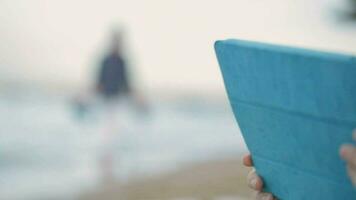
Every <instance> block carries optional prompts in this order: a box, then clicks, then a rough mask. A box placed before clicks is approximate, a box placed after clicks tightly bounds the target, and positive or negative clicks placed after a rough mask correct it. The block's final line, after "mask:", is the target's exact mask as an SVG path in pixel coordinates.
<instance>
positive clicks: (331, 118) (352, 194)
mask: <svg viewBox="0 0 356 200" xmlns="http://www.w3.org/2000/svg"><path fill="white" fill-rule="evenodd" d="M215 51H216V55H217V58H218V62H219V65H220V68H221V72H222V76H223V79H224V83H225V87H226V90H227V93H228V97H229V101H230V103H231V106H232V109H233V113H234V115H235V118H236V120H237V123H238V125H239V127H240V129H241V132H242V135H243V137H244V140H245V142H246V144H247V147H248V149H249V150H250V152H251V154H252V159H253V162H254V164H255V167H256V170H257V173H258V174H259V175H260V176H261V177H262V178H263V180H264V183H265V190H266V191H268V192H272V193H273V194H274V195H275V196H276V197H277V198H278V199H282V200H303V199H306V200H314V199H315V200H321V199H323V200H336V199H343V200H353V199H356V189H354V188H353V186H352V184H351V181H350V180H349V177H348V176H347V172H346V166H345V162H344V161H342V160H341V159H340V157H339V148H340V145H341V144H344V143H353V144H354V142H353V141H352V130H353V129H354V128H356V58H355V57H354V56H351V55H342V54H336V53H328V52H321V51H313V50H308V49H302V48H293V47H286V46H279V45H271V44H264V43H258V42H251V41H242V40H225V41H217V42H216V43H215Z"/></svg>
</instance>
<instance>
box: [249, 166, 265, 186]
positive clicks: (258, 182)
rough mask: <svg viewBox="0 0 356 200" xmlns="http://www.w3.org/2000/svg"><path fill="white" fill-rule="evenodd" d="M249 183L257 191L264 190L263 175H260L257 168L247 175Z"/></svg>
mask: <svg viewBox="0 0 356 200" xmlns="http://www.w3.org/2000/svg"><path fill="white" fill-rule="evenodd" d="M247 183H248V186H249V187H250V188H251V189H253V190H256V191H262V188H263V181H262V179H261V177H259V176H258V175H257V173H256V170H255V169H253V170H251V171H250V172H249V173H248V175H247Z"/></svg>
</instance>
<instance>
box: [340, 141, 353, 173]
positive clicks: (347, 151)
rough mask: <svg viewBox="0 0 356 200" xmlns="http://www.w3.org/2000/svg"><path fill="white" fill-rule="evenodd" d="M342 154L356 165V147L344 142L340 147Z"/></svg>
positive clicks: (348, 161) (351, 163)
mask: <svg viewBox="0 0 356 200" xmlns="http://www.w3.org/2000/svg"><path fill="white" fill-rule="evenodd" d="M340 156H341V157H342V158H343V159H344V160H345V161H346V162H347V163H348V164H349V165H353V166H355V167H356V147H354V146H353V145H350V144H344V145H342V146H341V148H340Z"/></svg>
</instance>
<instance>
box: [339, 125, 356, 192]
mask: <svg viewBox="0 0 356 200" xmlns="http://www.w3.org/2000/svg"><path fill="white" fill-rule="evenodd" d="M353 138H354V140H355V141H356V130H354V131H353ZM340 156H341V158H342V159H344V160H345V161H346V163H347V173H348V175H349V177H350V178H351V181H352V183H353V185H354V186H355V187H356V146H354V145H351V144H344V145H342V146H341V148H340Z"/></svg>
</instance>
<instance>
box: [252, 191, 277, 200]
mask: <svg viewBox="0 0 356 200" xmlns="http://www.w3.org/2000/svg"><path fill="white" fill-rule="evenodd" d="M256 200H274V197H273V195H272V194H270V193H265V192H257V194H256Z"/></svg>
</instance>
